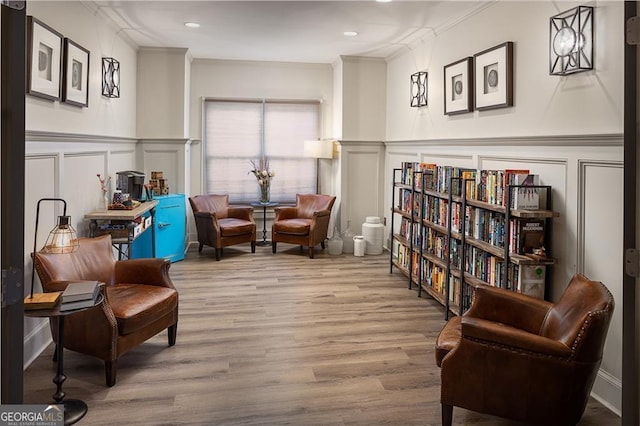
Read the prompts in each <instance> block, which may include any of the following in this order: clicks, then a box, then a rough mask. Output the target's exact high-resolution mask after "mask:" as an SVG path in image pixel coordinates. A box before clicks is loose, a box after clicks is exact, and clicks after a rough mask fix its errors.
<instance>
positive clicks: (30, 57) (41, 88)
mask: <svg viewBox="0 0 640 426" xmlns="http://www.w3.org/2000/svg"><path fill="white" fill-rule="evenodd" d="M62 39H63V37H62V34H60V33H59V32H57V31H56V30H54V29H53V28H51V27H49V26H48V25H46V24H45V23H43V22H41V21H39V20H37V19H36V18H34V17H33V16H27V94H29V95H33V96H37V97H40V98H44V99H49V100H52V101H57V100H60V75H61V70H62V67H61V58H62Z"/></svg>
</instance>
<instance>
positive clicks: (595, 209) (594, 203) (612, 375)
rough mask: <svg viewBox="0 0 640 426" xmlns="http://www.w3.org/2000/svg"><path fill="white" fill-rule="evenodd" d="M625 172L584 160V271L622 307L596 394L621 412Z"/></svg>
mask: <svg viewBox="0 0 640 426" xmlns="http://www.w3.org/2000/svg"><path fill="white" fill-rule="evenodd" d="M623 171H624V170H623V164H622V162H609V161H592V160H584V161H579V172H580V174H579V191H578V196H579V202H578V204H579V206H580V209H579V211H580V215H579V217H578V222H579V226H578V271H580V272H582V273H584V274H585V275H586V276H588V277H589V278H591V279H594V280H598V281H602V282H603V283H604V284H605V285H606V286H607V287H608V288H609V290H610V291H611V293H612V294H613V297H614V300H615V302H616V309H615V311H614V313H613V318H612V320H611V325H610V327H609V334H608V335H607V341H606V344H605V349H604V351H605V352H604V359H603V361H602V366H601V367H600V370H601V371H600V373H599V374H598V377H597V379H596V382H595V385H594V391H593V392H594V394H596V395H597V396H598V399H599V400H601V401H602V402H603V403H604V404H605V405H607V406H610V408H612V409H613V410H614V411H616V412H620V407H621V397H622V396H621V393H622V384H621V380H620V378H621V377H622V265H623V243H622V239H623V211H622V209H621V208H619V206H621V205H622V202H623ZM603 206H609V207H608V208H603Z"/></svg>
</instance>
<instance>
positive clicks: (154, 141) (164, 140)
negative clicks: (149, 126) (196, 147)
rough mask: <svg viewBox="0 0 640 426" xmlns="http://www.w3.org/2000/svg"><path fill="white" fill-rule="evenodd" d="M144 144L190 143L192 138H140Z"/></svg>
mask: <svg viewBox="0 0 640 426" xmlns="http://www.w3.org/2000/svg"><path fill="white" fill-rule="evenodd" d="M138 141H139V142H140V143H143V144H150V143H152V144H158V145H190V144H191V143H192V139H190V138H161V139H159V138H151V139H138Z"/></svg>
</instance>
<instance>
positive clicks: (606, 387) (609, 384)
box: [591, 370, 622, 416]
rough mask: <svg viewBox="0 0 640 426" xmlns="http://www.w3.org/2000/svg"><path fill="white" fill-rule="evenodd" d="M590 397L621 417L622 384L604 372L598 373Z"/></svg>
mask: <svg viewBox="0 0 640 426" xmlns="http://www.w3.org/2000/svg"><path fill="white" fill-rule="evenodd" d="M591 396H592V397H593V398H595V399H596V400H597V401H598V402H600V403H601V404H602V405H604V406H605V407H607V408H608V409H609V410H611V411H613V412H614V413H616V414H617V415H618V416H622V382H621V381H620V379H618V378H616V377H614V376H612V375H611V374H609V373H607V372H606V371H604V370H600V371H598V375H597V376H596V381H595V382H594V384H593V388H592V389H591Z"/></svg>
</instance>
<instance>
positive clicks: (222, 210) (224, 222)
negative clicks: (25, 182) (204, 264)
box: [189, 194, 256, 260]
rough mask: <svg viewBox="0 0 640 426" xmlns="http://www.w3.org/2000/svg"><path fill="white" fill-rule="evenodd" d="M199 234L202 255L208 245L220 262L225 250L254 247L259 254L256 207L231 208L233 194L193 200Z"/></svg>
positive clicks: (198, 197)
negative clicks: (232, 247) (238, 246)
mask: <svg viewBox="0 0 640 426" xmlns="http://www.w3.org/2000/svg"><path fill="white" fill-rule="evenodd" d="M189 204H191V210H193V217H194V219H195V221H196V230H197V231H198V243H199V246H198V252H202V246H204V245H208V246H211V247H213V248H215V250H216V260H220V257H221V256H222V250H223V248H224V247H228V246H233V245H236V244H241V243H251V253H255V252H256V223H255V221H254V220H253V208H252V207H229V194H225V195H214V194H209V195H196V196H195V197H190V198H189Z"/></svg>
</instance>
